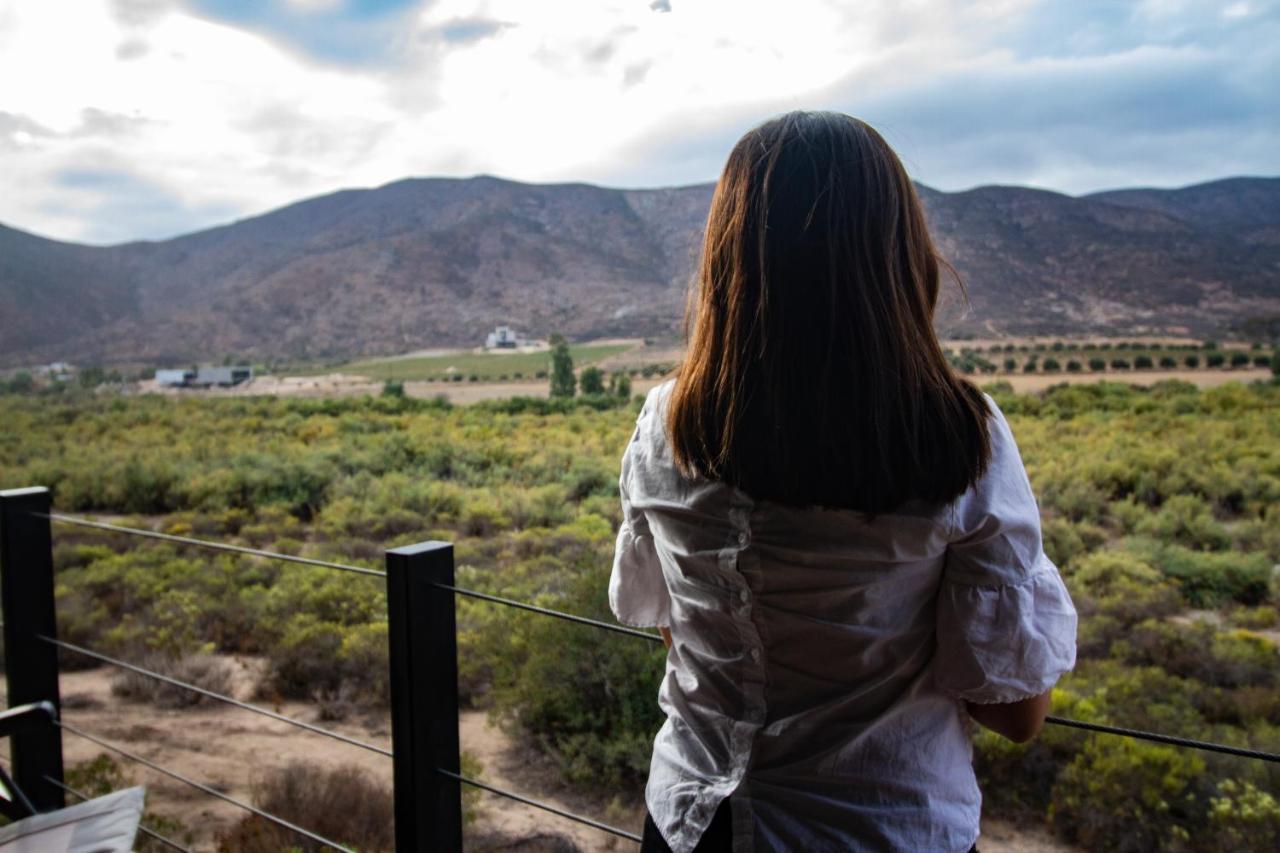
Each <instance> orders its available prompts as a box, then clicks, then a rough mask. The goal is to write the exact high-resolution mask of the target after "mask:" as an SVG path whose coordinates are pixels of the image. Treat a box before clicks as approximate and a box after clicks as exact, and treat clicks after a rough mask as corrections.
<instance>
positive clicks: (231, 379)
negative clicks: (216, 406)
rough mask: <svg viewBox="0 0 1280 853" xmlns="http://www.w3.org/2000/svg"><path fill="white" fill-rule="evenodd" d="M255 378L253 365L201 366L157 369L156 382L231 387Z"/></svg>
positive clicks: (191, 386) (176, 384)
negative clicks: (185, 368) (180, 368)
mask: <svg viewBox="0 0 1280 853" xmlns="http://www.w3.org/2000/svg"><path fill="white" fill-rule="evenodd" d="M252 378H253V368H252V367H243V366H242V367H199V368H196V369H195V370H191V369H187V370H157V371H156V383H157V384H159V385H167V386H170V387H174V388H208V387H210V386H213V385H219V386H223V387H230V386H232V385H239V384H240V383H241V382H248V381H249V380H250V379H252Z"/></svg>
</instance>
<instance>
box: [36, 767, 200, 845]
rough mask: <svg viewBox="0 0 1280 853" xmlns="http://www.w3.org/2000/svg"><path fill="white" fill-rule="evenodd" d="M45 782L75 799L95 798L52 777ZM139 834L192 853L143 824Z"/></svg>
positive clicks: (86, 799) (86, 800)
mask: <svg viewBox="0 0 1280 853" xmlns="http://www.w3.org/2000/svg"><path fill="white" fill-rule="evenodd" d="M44 780H45V781H46V782H48V783H49V784H51V785H57V786H58V787H59V788H61V789H62V790H64V791H66V792H67V793H68V794H71V795H72V796H74V797H79V798H80V799H81V800H82V801H85V802H88V801H89V800H92V799H93V797H90V796H89V795H88V794H82V793H80V792H79V791H77V790H76V789H75V788H72V787H70V786H69V785H64V784H62V783H61V782H59V781H58V780H57V779H54V778H53V777H52V776H45V777H44ZM138 832H141V833H142V834H143V835H146V836H149V837H151V838H154V839H155V840H156V841H159V842H160V843H161V844H163V845H165V846H166V847H169V848H170V849H172V850H181V851H182V853H191V848H190V847H183V846H182V845H181V844H179V843H178V842H176V841H174V840H173V839H172V838H169V837H167V836H164V835H161V834H160V833H158V832H156V831H155V830H154V829H152V828H150V827H148V826H143V825H142V824H141V823H139V824H138Z"/></svg>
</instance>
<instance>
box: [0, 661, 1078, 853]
mask: <svg viewBox="0 0 1280 853" xmlns="http://www.w3.org/2000/svg"><path fill="white" fill-rule="evenodd" d="M228 660H230V661H232V663H233V665H234V666H235V667H236V672H237V677H236V686H235V691H234V692H235V693H236V695H237V697H238V698H241V699H249V697H250V694H251V692H252V685H253V683H254V681H255V679H256V678H257V675H258V673H259V672H260V669H261V663H260V661H256V660H253V659H243V658H228ZM112 676H113V673H112V671H111V670H109V669H99V670H91V671H88V672H70V673H64V674H63V676H62V695H63V700H64V703H65V708H64V718H65V719H66V720H67V721H68V722H70V723H72V724H73V725H75V726H77V727H80V728H82V729H84V730H85V731H87V732H90V733H92V734H95V735H97V736H99V737H101V738H103V739H105V740H108V741H111V742H113V743H116V744H118V745H120V746H123V747H125V748H126V749H129V750H132V751H134V752H136V753H137V754H139V755H141V756H142V757H144V758H147V759H150V760H152V761H154V762H156V763H157V764H159V765H161V766H165V767H170V768H172V769H174V770H177V771H178V772H180V773H182V774H184V775H187V776H189V777H191V778H193V779H196V780H198V781H201V782H203V783H205V784H207V785H209V786H211V787H213V788H214V789H216V790H218V791H221V792H223V793H225V794H227V795H229V796H232V797H236V798H238V799H241V800H245V801H252V799H253V785H254V783H255V782H256V781H258V780H260V779H261V778H262V777H263V775H264V774H265V773H267V772H269V771H271V770H273V769H276V768H280V767H284V766H286V765H287V764H289V763H291V762H294V761H307V762H314V763H319V764H322V765H328V766H338V765H343V764H354V765H356V766H358V767H361V768H363V769H364V770H365V771H367V772H368V773H369V774H370V775H371V776H373V777H374V778H376V779H379V780H381V781H382V782H383V783H384V784H386V785H388V786H389V785H390V782H391V761H390V759H388V758H386V757H384V756H382V755H378V754H377V753H374V752H370V751H367V750H364V749H361V748H359V747H355V746H351V745H348V744H344V743H341V742H339V741H334V740H330V739H326V738H323V737H321V736H318V735H315V734H312V733H309V732H306V731H303V730H300V729H298V728H295V727H293V726H290V725H288V724H285V723H280V722H277V721H274V720H271V719H269V718H266V717H263V716H260V715H257V714H253V713H250V712H247V711H243V710H239V709H236V708H232V707H229V706H227V705H222V704H210V705H201V706H198V707H196V708H193V709H189V710H164V709H159V708H155V707H152V706H150V705H144V704H138V703H131V702H122V701H120V700H119V699H117V698H116V697H114V696H112V695H111V681H112ZM268 707H270V708H271V709H272V710H274V711H277V712H278V713H282V714H285V715H288V716H291V717H294V718H297V719H300V720H303V721H305V722H309V723H313V724H318V725H321V726H323V727H325V728H329V729H333V730H335V731H338V732H341V733H342V734H345V735H347V736H349V737H353V738H355V739H358V740H361V741H365V742H368V743H371V744H374V745H377V746H380V747H383V748H386V749H390V747H391V736H390V722H389V718H388V717H387V716H386V715H374V716H367V717H356V718H353V719H350V720H348V721H345V722H321V721H320V720H319V719H318V714H317V709H316V708H315V707H314V706H313V705H310V704H307V703H300V702H286V703H279V704H270V703H268ZM459 728H460V735H461V743H462V748H463V751H464V752H467V753H470V754H471V755H472V756H474V757H475V758H476V759H478V760H479V762H480V763H481V765H482V770H481V773H480V778H481V779H482V780H483V781H486V782H488V783H490V784H492V785H495V786H498V787H501V788H505V789H508V790H512V791H516V792H518V793H522V794H524V795H526V796H530V797H532V798H534V799H537V800H541V801H543V802H546V803H549V804H551V805H555V806H557V807H559V808H562V809H565V810H568V811H571V812H575V813H577V814H582V815H586V816H589V817H594V818H596V819H597V820H602V821H604V822H607V823H610V824H612V825H615V826H619V827H621V828H624V829H627V830H630V831H632V832H639V830H640V827H641V824H642V821H643V817H644V812H643V804H642V802H641V798H640V797H639V796H638V795H636V796H632V797H619V796H610V795H606V794H603V793H602V794H594V795H593V794H590V793H583V792H581V791H578V790H574V789H570V788H568V787H567V786H566V785H565V784H564V783H563V782H561V781H559V773H558V771H557V769H556V767H555V766H554V765H553V763H552V762H550V761H549V760H548V759H547V758H546V757H544V756H542V755H541V754H540V753H538V752H537V751H536V750H534V749H533V748H531V747H530V746H528V745H527V744H524V745H522V744H521V743H519V742H518V741H516V740H514V739H512V738H511V737H510V736H509V735H508V734H507V733H505V732H504V731H502V730H501V729H500V728H497V727H494V726H492V725H490V723H489V720H488V717H487V715H486V714H484V713H483V712H480V711H464V712H463V713H462V715H461V719H460V721H459ZM63 749H64V754H65V760H66V764H67V766H68V767H71V766H74V765H76V764H78V763H80V762H84V761H89V760H91V759H93V758H94V757H95V756H97V755H98V754H99V753H102V752H104V751H105V750H104V749H103V748H102V747H100V746H98V745H97V744H95V743H92V742H89V741H86V740H84V739H82V738H80V737H77V736H75V735H74V734H71V733H69V732H68V733H67V734H66V735H65V736H64V738H63ZM4 753H5V755H6V756H7V753H8V750H7V749H6V750H4ZM120 764H121V766H122V767H124V768H125V769H126V771H127V773H128V774H129V776H130V777H131V778H132V779H133V780H134V782H135V783H137V784H144V785H146V786H147V803H148V808H149V809H150V810H151V811H154V812H156V813H158V814H161V815H165V816H169V817H173V818H176V819H178V820H180V821H181V822H182V823H183V825H184V826H185V827H186V828H187V830H188V831H189V833H190V837H189V838H185V839H180V840H183V841H184V842H185V843H188V844H191V845H192V847H193V848H194V849H196V850H199V851H212V850H216V849H217V838H218V836H219V835H220V834H221V833H224V832H226V831H227V830H229V829H230V828H231V827H233V826H234V825H235V824H236V823H237V822H238V821H239V820H240V819H241V818H242V817H243V816H244V812H242V811H241V810H240V809H239V808H237V807H236V806H233V805H231V804H228V803H225V802H222V801H219V800H217V799H215V798H213V797H211V796H209V795H207V794H204V793H201V792H199V791H196V790H194V789H192V788H190V787H188V786H187V785H185V784H183V783H181V782H178V781H175V780H173V779H170V778H168V777H166V776H163V775H161V774H159V773H157V772H155V771H152V770H149V769H147V768H145V767H141V766H139V765H136V764H134V763H132V762H129V761H127V760H121V761H120ZM464 835H465V837H466V839H467V844H466V846H467V849H468V850H469V851H487V850H547V851H551V850H555V851H569V850H575V849H576V850H583V851H627V853H631V851H634V850H636V849H637V845H635V844H632V843H631V842H628V841H625V840H622V839H618V838H615V837H613V836H610V835H608V834H606V833H603V832H601V831H599V830H596V829H593V828H591V827H587V826H583V825H581V824H577V823H574V822H572V821H569V820H567V819H565V818H561V817H559V816H557V815H554V814H550V813H548V812H544V811H541V810H538V809H535V808H533V807H531V806H526V805H523V804H521V803H518V802H515V801H512V800H509V799H506V798H503V797H498V796H496V795H493V794H489V793H483V794H481V795H480V797H479V800H478V808H477V819H476V821H475V822H474V823H472V824H470V825H468V826H467V827H466V829H465V832H464ZM981 847H982V849H983V850H984V851H988V853H1013V851H1043V853H1065V851H1070V850H1071V848H1069V847H1066V846H1064V845H1062V844H1061V843H1059V842H1057V841H1056V840H1054V839H1053V838H1052V837H1051V836H1049V835H1048V834H1047V833H1046V832H1044V831H1043V830H1042V829H1039V828H1030V829H1027V828H1019V827H1014V826H1012V825H1009V824H1006V823H1003V822H1001V821H990V820H988V821H984V823H983V834H982V841H981Z"/></svg>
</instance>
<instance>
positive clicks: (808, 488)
mask: <svg viewBox="0 0 1280 853" xmlns="http://www.w3.org/2000/svg"><path fill="white" fill-rule="evenodd" d="M938 283H939V260H938V257H937V254H936V252H935V250H934V247H933V245H932V242H931V241H930V238H929V233H928V230H927V228H926V225H925V220H924V215H923V212H922V210H921V206H920V202H919V199H918V198H917V196H916V194H915V191H914V189H913V187H912V185H911V182H910V180H909V179H908V178H907V175H906V172H905V171H904V169H903V168H902V164H901V163H900V162H899V161H898V158H897V157H896V155H895V154H894V153H893V151H892V150H891V149H890V148H889V146H888V145H887V144H886V143H885V141H884V140H883V139H881V137H880V136H879V135H878V134H877V133H876V132H875V131H874V130H872V129H871V128H870V127H868V126H867V125H866V124H864V123H862V122H860V121H858V120H856V119H853V118H850V117H848V116H844V115H839V114H834V113H791V114H788V115H785V116H782V117H781V118H778V119H774V120H773V121H770V122H767V123H766V124H764V125H762V126H760V127H758V128H756V129H755V130H752V131H751V132H749V133H748V134H747V135H746V136H744V137H743V138H742V140H741V141H739V142H738V144H737V146H736V147H735V148H734V149H733V152H732V153H731V154H730V155H729V161H728V163H727V165H726V166H725V170H724V174H723V175H722V176H721V178H720V181H719V184H718V185H717V187H716V191H715V196H714V199H713V200H712V203H711V213H710V217H709V219H708V222H707V231H706V237H705V244H704V249H703V256H702V265H701V270H700V274H699V281H698V287H697V290H696V294H695V298H694V299H693V300H692V301H691V303H690V310H691V316H690V319H691V321H692V330H691V334H690V340H689V346H688V354H687V356H686V358H685V361H684V363H683V365H682V366H681V367H680V370H679V372H678V374H677V376H676V378H675V380H674V381H673V382H669V383H667V384H664V385H661V386H659V387H658V388H655V389H654V390H653V392H651V393H650V394H649V397H648V400H647V402H646V404H645V406H644V409H643V411H642V412H641V413H640V417H639V419H638V423H637V427H636V432H635V435H634V437H633V438H632V440H631V443H630V445H629V446H628V448H627V450H626V453H625V455H624V456H623V460H622V479H621V488H622V505H623V523H622V527H621V529H620V531H619V533H618V545H617V553H616V557H615V561H614V567H613V576H612V578H611V580H610V585H609V597H610V604H611V606H612V608H613V610H614V613H615V614H616V615H617V617H618V619H619V620H621V621H622V622H624V623H626V624H628V625H633V626H640V627H643V626H653V627H658V628H660V629H661V631H662V633H663V636H664V638H665V639H666V641H667V645H668V649H669V651H668V658H667V670H666V675H665V677H664V679H663V682H662V686H661V690H660V692H659V703H660V705H661V707H662V709H663V710H664V711H665V713H666V715H667V721H666V723H665V725H663V727H662V730H661V731H660V732H659V734H658V736H657V739H656V741H655V743H654V751H653V760H652V765H651V769H650V776H649V783H648V788H647V791H646V801H647V805H648V808H649V813H650V814H649V819H648V820H647V822H646V830H645V843H644V849H646V850H667V849H671V850H675V851H677V853H685V851H689V850H693V849H695V848H696V849H698V850H720V849H723V850H729V849H733V850H800V849H803V850H807V851H817V850H850V849H870V850H890V849H894V850H956V851H964V850H969V849H970V848H971V846H972V845H973V844H974V841H975V840H976V839H977V836H978V820H979V814H980V805H981V795H980V793H979V791H978V787H977V783H976V781H975V779H974V774H973V770H972V766H971V745H970V741H969V736H968V732H967V728H966V721H965V719H964V718H965V716H966V715H967V716H969V717H971V718H973V719H974V720H976V721H977V722H978V723H980V724H982V725H984V726H986V727H988V728H990V729H992V730H994V731H996V732H999V733H1000V734H1002V735H1004V736H1006V737H1008V738H1010V739H1012V740H1015V741H1025V740H1027V739H1029V738H1031V737H1032V736H1034V735H1035V733H1036V732H1037V731H1038V730H1039V728H1040V726H1041V724H1042V722H1043V720H1044V715H1045V713H1046V711H1047V708H1048V701H1049V690H1050V688H1051V687H1052V685H1053V684H1054V683H1055V682H1056V680H1057V679H1058V678H1059V677H1060V676H1061V675H1062V673H1064V672H1066V671H1067V670H1069V669H1070V668H1071V666H1072V665H1073V663H1074V660H1075V624H1076V616H1075V610H1074V609H1073V607H1072V605H1071V601H1070V598H1069V597H1068V595H1067V592H1066V590H1065V588H1064V587H1063V585H1062V581H1061V579H1060V578H1059V576H1058V572H1057V569H1056V568H1055V567H1054V565H1053V564H1052V563H1051V562H1050V561H1049V559H1048V558H1047V557H1046V556H1045V555H1044V551H1043V550H1042V547H1041V539H1040V522H1039V514H1038V511H1037V509H1036V503H1035V498H1034V497H1033V495H1032V493H1031V488H1030V485H1029V484H1028V482H1027V477H1026V473H1025V470H1024V468H1023V465H1022V461H1021V459H1020V457H1019V455H1018V449H1017V447H1016V445H1015V444H1014V441H1013V437H1012V435H1010V432H1009V427H1008V425H1007V424H1006V422H1005V420H1004V417H1003V416H1002V415H1001V413H1000V411H999V409H998V408H997V407H996V405H995V403H994V401H992V400H991V399H990V398H988V397H985V396H984V395H983V394H982V393H981V392H979V391H978V390H977V389H976V388H974V386H973V385H971V384H970V383H968V382H966V381H965V380H963V379H961V378H959V377H957V376H956V375H955V374H953V373H952V372H951V370H950V369H949V367H948V365H947V362H946V359H945V357H944V356H943V353H942V349H941V347H940V345H939V343H938V340H937V338H936V336H935V334H934V331H933V325H932V320H933V312H934V306H935V304H936V302H937V298H938Z"/></svg>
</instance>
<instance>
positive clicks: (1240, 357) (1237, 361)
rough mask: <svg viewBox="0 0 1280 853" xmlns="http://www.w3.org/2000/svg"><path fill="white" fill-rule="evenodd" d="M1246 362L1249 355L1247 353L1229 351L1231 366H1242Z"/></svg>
mask: <svg viewBox="0 0 1280 853" xmlns="http://www.w3.org/2000/svg"><path fill="white" fill-rule="evenodd" d="M1248 363H1249V356H1248V354H1247V353H1243V352H1239V351H1236V352H1233V353H1231V366H1232V367H1244V366H1245V365H1247V364H1248Z"/></svg>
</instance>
